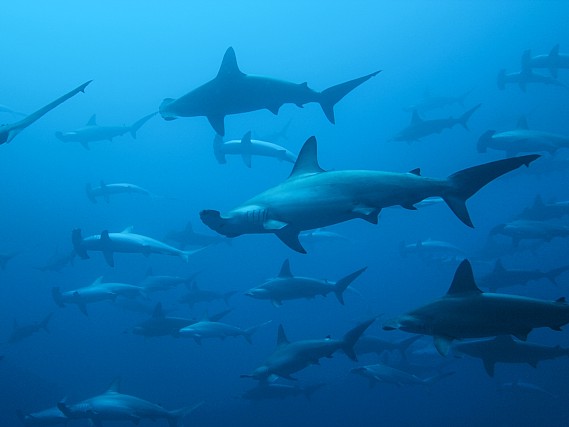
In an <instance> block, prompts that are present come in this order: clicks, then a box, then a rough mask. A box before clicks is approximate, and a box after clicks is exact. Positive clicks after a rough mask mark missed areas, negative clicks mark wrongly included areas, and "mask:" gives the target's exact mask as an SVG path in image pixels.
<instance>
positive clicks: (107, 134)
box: [55, 113, 156, 150]
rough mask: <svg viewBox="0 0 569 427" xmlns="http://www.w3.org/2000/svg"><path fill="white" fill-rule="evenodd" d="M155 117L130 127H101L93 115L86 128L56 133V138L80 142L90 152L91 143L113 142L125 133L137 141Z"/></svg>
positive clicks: (142, 120) (150, 116) (148, 117)
mask: <svg viewBox="0 0 569 427" xmlns="http://www.w3.org/2000/svg"><path fill="white" fill-rule="evenodd" d="M155 115H156V113H152V114H148V115H147V116H144V117H143V118H141V119H139V120H137V121H136V122H134V123H133V124H132V125H130V126H99V125H98V124H97V115H96V114H93V115H92V116H91V118H90V119H89V121H88V122H87V124H86V125H85V126H83V127H80V128H78V129H75V130H73V131H69V132H55V136H56V138H57V139H59V140H60V141H63V142H79V143H80V144H81V145H82V146H83V147H84V148H85V149H86V150H89V143H90V142H95V141H106V140H108V141H112V140H113V138H115V137H117V136H121V135H124V134H125V133H130V135H131V136H132V137H133V138H134V139H136V132H138V130H139V129H140V128H141V127H142V126H143V125H144V124H145V123H146V122H147V121H148V120H150V119H151V118H152V117H154V116H155Z"/></svg>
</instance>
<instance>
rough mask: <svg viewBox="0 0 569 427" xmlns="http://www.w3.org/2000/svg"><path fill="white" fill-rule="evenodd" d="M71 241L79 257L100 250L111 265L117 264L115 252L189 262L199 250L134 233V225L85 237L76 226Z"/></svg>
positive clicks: (86, 256) (82, 257)
mask: <svg viewBox="0 0 569 427" xmlns="http://www.w3.org/2000/svg"><path fill="white" fill-rule="evenodd" d="M71 242H72V243H73V248H74V249H75V252H76V253H77V255H78V256H79V258H81V259H88V258H89V255H88V254H87V251H99V252H102V253H103V256H104V257H105V261H106V262H107V264H108V265H109V266H111V267H114V265H115V261H114V258H113V254H114V253H115V252H122V253H140V254H143V255H145V256H149V255H150V254H163V255H171V256H177V257H180V258H182V259H183V260H184V261H185V262H188V261H189V257H190V255H192V254H193V253H195V252H197V251H198V250H199V249H198V250H194V251H182V250H180V249H177V248H175V247H173V246H170V245H167V244H166V243H163V242H160V241H159V240H156V239H153V238H151V237H148V236H143V235H141V234H135V233H132V227H128V228H126V229H124V230H123V231H121V232H120V233H109V232H108V230H103V231H102V232H101V234H94V235H92V236H88V237H85V238H83V237H82V235H81V229H79V228H76V229H74V230H73V232H72V235H71Z"/></svg>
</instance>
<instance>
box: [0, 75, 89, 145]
mask: <svg viewBox="0 0 569 427" xmlns="http://www.w3.org/2000/svg"><path fill="white" fill-rule="evenodd" d="M91 81H92V80H89V81H88V82H85V83H83V84H82V85H80V86H78V87H76V88H75V89H73V90H72V91H71V92H67V93H66V94H65V95H63V96H61V97H59V98H57V99H56V100H55V101H52V102H50V103H49V104H47V105H46V106H44V107H42V108H40V109H39V110H37V111H36V112H34V113H32V114H30V115H27V116H26V117H24V118H23V119H22V120H19V121H17V122H14V123H9V124H3V125H0V145H2V144H7V143H8V142H11V141H12V140H13V139H14V138H15V137H16V136H17V135H18V134H19V133H20V132H21V131H23V130H24V129H25V128H27V127H28V126H30V125H31V124H32V123H34V122H35V121H37V120H38V119H40V118H41V117H42V116H44V115H45V114H47V113H48V112H50V111H51V110H53V109H54V108H55V107H57V106H58V105H60V104H62V103H63V102H65V101H67V100H68V99H69V98H71V97H73V96H75V95H77V94H78V93H79V92H85V88H86V87H87V85H89V83H91Z"/></svg>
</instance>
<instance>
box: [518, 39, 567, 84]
mask: <svg viewBox="0 0 569 427" xmlns="http://www.w3.org/2000/svg"><path fill="white" fill-rule="evenodd" d="M522 68H529V69H531V68H547V69H548V70H549V73H550V74H551V76H552V77H554V78H557V74H558V70H559V69H560V68H564V69H569V55H568V54H566V53H559V44H556V45H555V46H553V48H552V49H551V50H550V51H549V54H547V55H536V56H531V50H529V49H528V50H526V51H524V53H523V54H522Z"/></svg>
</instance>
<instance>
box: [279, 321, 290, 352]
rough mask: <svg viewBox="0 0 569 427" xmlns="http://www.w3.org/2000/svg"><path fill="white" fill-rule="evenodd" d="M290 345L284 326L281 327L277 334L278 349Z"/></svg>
mask: <svg viewBox="0 0 569 427" xmlns="http://www.w3.org/2000/svg"><path fill="white" fill-rule="evenodd" d="M288 343H290V341H289V340H288V338H287V337H286V334H285V331H284V328H283V325H279V331H278V333H277V347H278V346H281V345H284V344H288Z"/></svg>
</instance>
